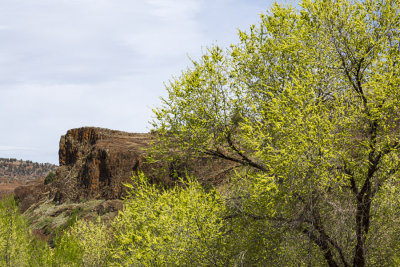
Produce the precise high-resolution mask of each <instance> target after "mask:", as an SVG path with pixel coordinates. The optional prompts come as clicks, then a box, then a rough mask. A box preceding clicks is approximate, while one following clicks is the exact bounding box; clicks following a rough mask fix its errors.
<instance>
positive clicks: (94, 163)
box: [51, 127, 151, 202]
mask: <svg viewBox="0 0 400 267" xmlns="http://www.w3.org/2000/svg"><path fill="white" fill-rule="evenodd" d="M150 142H151V135H150V134H138V133H136V134H134V133H126V132H121V131H113V130H108V129H102V128H93V127H84V128H78V129H72V130H69V131H68V132H67V134H66V135H64V136H62V137H61V140H60V149H59V162H60V164H59V168H58V169H57V173H56V175H57V178H56V181H55V183H54V185H53V186H52V192H51V196H53V197H54V200H55V201H56V202H63V201H64V200H65V199H69V200H73V201H78V200H82V199H117V198H120V197H121V196H122V194H123V192H124V187H123V185H122V183H126V182H129V181H130V179H129V177H131V176H132V173H134V172H137V171H138V170H139V167H141V166H142V165H143V164H142V162H143V155H144V154H145V150H146V148H147V147H148V145H149V144H150Z"/></svg>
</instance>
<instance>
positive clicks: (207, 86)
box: [153, 0, 400, 266]
mask: <svg viewBox="0 0 400 267" xmlns="http://www.w3.org/2000/svg"><path fill="white" fill-rule="evenodd" d="M399 13H400V3H399V1H396V0H315V1H311V0H303V1H302V2H301V3H300V4H299V9H298V10H296V9H295V8H293V7H291V6H288V7H283V6H280V5H278V4H275V5H274V6H273V8H272V9H271V10H270V11H269V12H268V13H267V14H264V15H261V21H260V24H259V25H258V26H257V27H256V26H254V25H253V26H251V27H250V30H249V32H244V31H240V32H239V42H238V44H235V45H231V47H230V48H229V49H227V50H222V49H221V48H219V47H212V48H210V49H208V51H207V52H206V53H205V54H204V55H203V56H202V57H201V59H200V60H198V61H193V67H192V68H190V69H188V70H186V71H185V72H183V73H182V75H181V76H180V77H178V78H174V79H173V80H172V81H171V82H170V84H169V85H168V86H167V90H168V97H167V98H165V99H163V105H162V106H161V107H160V108H158V109H156V110H155V114H156V119H155V121H154V123H153V125H154V128H155V130H156V131H157V132H158V134H159V139H160V141H161V143H162V144H164V145H165V146H167V147H171V146H172V147H174V146H175V147H177V148H179V149H180V150H182V151H188V153H190V154H191V156H193V157H195V156H199V155H205V154H206V155H211V156H213V157H218V158H222V159H225V160H229V161H233V162H236V163H237V165H238V166H237V167H238V170H239V171H238V174H239V176H241V177H242V179H248V180H249V181H253V183H254V184H253V185H255V186H256V187H255V188H253V189H252V190H251V191H249V190H247V189H246V190H247V191H246V190H244V189H241V191H240V190H239V192H242V193H243V192H247V193H246V194H242V195H240V194H239V195H240V198H228V202H227V205H228V207H230V208H229V211H230V215H229V216H228V217H229V218H239V217H242V218H243V217H244V216H247V217H248V218H253V219H254V220H257V221H265V222H267V221H268V222H269V223H273V224H274V227H272V229H281V230H282V229H283V228H285V229H286V230H285V231H286V232H287V233H292V234H293V235H295V234H296V235H300V236H302V237H303V238H304V239H306V240H309V242H311V244H312V245H311V246H313V247H316V248H318V254H319V256H321V257H323V259H324V260H325V262H326V264H327V265H329V266H351V265H352V266H365V265H366V264H373V263H376V262H379V263H380V264H387V265H393V264H394V261H396V260H397V261H398V258H397V259H396V256H395V255H396V253H398V249H399V241H400V239H399V238H398V230H397V229H396V227H395V225H393V223H392V222H391V221H390V220H395V221H398V220H399V215H397V214H396V213H395V210H396V209H397V208H399V207H400V203H399V201H398V200H397V199H396V198H395V197H393V196H395V195H396V194H397V192H398V189H397V185H398V182H399V167H400V165H399V164H400V163H399V162H400V161H399V149H400V143H399V142H400V140H399V138H400V136H399V115H400V114H399V112H400V111H399V108H398V107H399V106H400V88H399V85H400V70H399V69H400V68H399V67H398V62H399V59H400V43H399V38H400V28H399V23H400V16H399ZM159 149H160V148H159ZM250 187H251V188H252V187H254V186H250ZM271 188H274V190H272V191H271ZM272 192H273V193H272ZM235 194H236V193H233V195H235ZM249 194H250V195H249ZM253 196H256V197H253ZM266 196H267V197H266ZM233 199H235V200H233ZM250 204H251V205H250ZM257 205H259V206H260V207H274V209H273V211H271V210H270V209H269V208H268V209H259V208H257V207H258V206H257ZM237 207H240V208H237ZM388 218H390V219H388ZM288 226H290V227H288ZM271 231H274V230H271ZM271 242H273V241H271ZM280 244H281V245H282V243H280ZM313 251H314V250H313V249H310V253H314V252H313ZM382 255H385V257H383V256H382Z"/></svg>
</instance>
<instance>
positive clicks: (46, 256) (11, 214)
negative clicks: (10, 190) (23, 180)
mask: <svg viewBox="0 0 400 267" xmlns="http://www.w3.org/2000/svg"><path fill="white" fill-rule="evenodd" d="M51 256H52V253H51V251H50V249H49V247H48V246H47V245H45V244H44V243H43V242H41V241H38V240H35V239H33V238H32V235H31V232H30V230H29V227H28V223H27V221H26V219H25V218H24V217H23V216H22V215H21V214H20V213H19V209H18V205H17V204H16V202H15V200H14V197H13V196H10V197H7V198H5V199H3V200H2V201H0V265H1V266H50V263H51Z"/></svg>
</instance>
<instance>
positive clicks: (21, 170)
mask: <svg viewBox="0 0 400 267" xmlns="http://www.w3.org/2000/svg"><path fill="white" fill-rule="evenodd" d="M56 170H57V166H56V165H54V164H50V163H37V162H32V161H30V160H27V161H23V160H17V159H15V158H0V198H1V197H2V196H3V195H7V194H10V193H12V192H13V190H14V189H15V188H16V187H17V186H19V185H23V184H25V183H27V182H30V181H33V180H36V179H39V178H43V177H45V176H46V175H47V174H48V173H49V172H55V171H56Z"/></svg>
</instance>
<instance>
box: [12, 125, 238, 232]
mask: <svg viewBox="0 0 400 267" xmlns="http://www.w3.org/2000/svg"><path fill="white" fill-rule="evenodd" d="M153 140H154V136H153V135H152V134H148V133H127V132H122V131H115V130H109V129H103V128H95V127H83V128H77V129H71V130H69V131H68V132H67V133H66V134H65V135H64V136H62V137H61V139H60V148H59V162H60V166H59V167H58V169H57V172H56V177H55V179H54V181H52V182H51V183H49V184H44V181H43V179H42V180H36V181H33V182H31V183H30V184H28V185H25V186H21V187H18V188H17V189H16V190H15V196H16V198H17V199H18V200H19V201H20V203H21V210H22V211H23V212H25V213H26V214H27V216H28V218H30V220H31V222H32V225H33V228H34V229H35V230H36V231H37V232H39V233H42V234H45V233H49V232H52V230H54V229H55V228H57V227H60V226H61V225H63V224H65V223H67V222H68V218H69V216H70V215H71V214H72V213H73V211H76V210H79V211H80V212H79V214H80V217H85V218H89V217H93V216H98V215H100V216H102V217H103V219H104V218H105V219H106V220H107V219H111V218H112V217H113V216H115V215H116V212H117V211H118V210H119V209H121V208H122V202H121V201H120V199H121V198H122V197H123V195H124V192H125V186H124V185H123V184H124V183H128V182H132V180H131V178H130V177H132V176H133V175H134V174H136V173H138V172H139V171H142V172H144V173H145V174H146V176H147V177H149V179H150V180H151V181H152V182H153V183H156V184H159V185H161V186H173V185H174V184H175V182H176V176H175V174H177V173H178V174H180V175H184V173H185V172H186V171H188V172H189V173H191V174H193V175H194V176H196V177H199V179H201V181H202V182H204V183H212V184H218V183H220V182H221V181H223V180H224V177H225V176H226V175H227V173H229V171H230V170H231V169H232V167H233V163H227V162H223V161H220V160H215V159H212V158H208V157H204V158H198V159H196V160H188V161H185V162H184V163H183V162H179V163H177V161H172V162H171V161H168V162H167V161H164V160H163V159H158V160H155V161H153V162H152V163H149V162H147V161H146V158H145V156H146V154H147V149H148V148H149V147H150V146H151V145H152V142H153ZM160 170H164V171H160Z"/></svg>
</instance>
